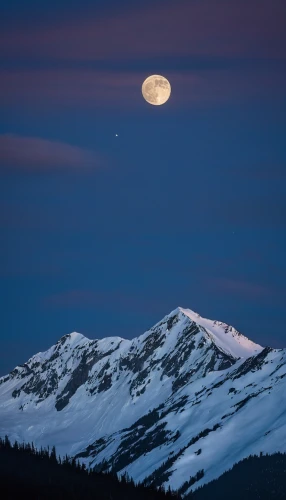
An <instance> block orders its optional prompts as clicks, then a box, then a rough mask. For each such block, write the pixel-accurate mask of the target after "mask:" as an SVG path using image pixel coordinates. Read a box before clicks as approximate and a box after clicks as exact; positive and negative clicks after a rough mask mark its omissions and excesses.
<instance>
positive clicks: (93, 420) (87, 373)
mask: <svg viewBox="0 0 286 500" xmlns="http://www.w3.org/2000/svg"><path fill="white" fill-rule="evenodd" d="M285 388H286V349H271V348H269V347H267V348H262V347H261V346H259V345H257V344H254V343H253V342H251V341H250V340H248V339H247V338H246V337H244V336H243V335H241V334H240V333H239V332H238V331H237V330H235V329H234V328H233V327H231V326H228V325H226V324H225V323H221V322H218V321H211V320H207V319H204V318H201V316H199V315H198V314H196V313H194V312H193V311H191V310H189V309H182V308H177V309H176V310H174V311H172V312H171V313H170V314H169V315H167V316H165V317H164V318H163V319H162V321H160V322H159V323H157V324H156V325H155V326H154V327H153V328H151V329H150V330H149V331H147V332H145V333H144V334H143V335H141V336H140V337H138V338H135V339H133V340H124V339H122V338H120V337H109V338H106V339H102V340H89V339H87V338H86V337H84V336H83V335H81V334H79V333H71V334H69V335H65V336H64V337H62V338H61V339H60V340H59V341H58V342H57V344H56V345H54V346H52V347H51V348H50V349H48V351H46V352H44V353H38V354H36V355H35V356H33V357H32V358H31V359H29V361H27V363H25V364H24V365H21V366H17V367H16V368H15V369H14V370H13V371H12V372H11V373H10V374H9V375H7V376H4V377H2V378H0V435H2V436H3V435H5V434H8V435H9V437H10V438H11V439H17V440H19V441H22V440H25V441H33V442H34V443H35V444H36V446H41V445H42V446H47V445H48V444H49V445H55V446H56V448H57V451H58V453H60V454H64V453H68V454H69V455H75V456H77V457H78V458H79V459H80V460H82V461H84V462H85V463H86V464H87V465H89V466H92V467H94V466H96V467H97V468H98V469H103V470H105V469H108V468H110V467H113V469H114V470H116V471H117V472H120V473H123V472H125V471H127V472H128V474H129V475H131V476H132V477H133V478H134V479H135V480H136V481H138V480H140V481H142V480H145V481H146V483H148V482H155V484H157V485H160V484H164V486H168V485H171V488H174V489H179V488H182V489H181V492H182V493H183V494H187V493H188V491H189V490H190V486H191V484H192V483H194V481H195V479H191V480H190V478H194V476H196V474H197V472H198V471H201V470H202V469H203V470H204V476H203V477H201V476H202V474H199V475H198V476H196V479H197V481H196V482H195V484H193V486H192V487H193V488H195V487H197V486H200V485H201V484H203V483H205V482H208V481H210V480H211V479H214V478H216V477H218V476H219V475H220V474H222V473H223V472H224V471H225V470H226V469H228V468H230V467H231V466H232V465H233V464H234V463H235V462H237V461H238V460H240V459H242V458H244V457H246V456H248V455H249V454H251V453H259V452H260V451H263V452H274V451H286V395H285V394H286V392H285Z"/></svg>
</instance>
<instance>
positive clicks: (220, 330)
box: [175, 307, 263, 358]
mask: <svg viewBox="0 0 286 500" xmlns="http://www.w3.org/2000/svg"><path fill="white" fill-rule="evenodd" d="M175 311H177V313H178V312H181V313H182V314H183V315H184V316H187V317H188V318H189V319H191V320H192V321H194V322H195V323H196V324H197V325H199V326H201V327H203V328H204V330H205V331H206V333H207V334H208V336H209V337H210V338H211V339H212V340H213V342H214V343H215V344H216V345H217V346H218V347H219V348H220V349H222V350H223V351H225V352H227V353H229V354H231V355H232V356H234V357H235V358H249V357H250V356H255V355H256V354H259V353H260V352H261V351H262V350H263V347H262V346H261V345H259V344H256V343H255V342H252V340H249V339H248V338H247V337H245V336H244V335H242V333H240V332H238V331H237V330H236V329H235V328H234V327H233V326H231V325H228V324H226V323H223V322H222V321H217V320H211V319H206V318H202V317H201V316H200V315H199V314H198V313H196V312H194V311H192V310H191V309H184V308H182V307H178V308H177V309H176V310H175Z"/></svg>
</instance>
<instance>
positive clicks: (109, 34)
mask: <svg viewBox="0 0 286 500" xmlns="http://www.w3.org/2000/svg"><path fill="white" fill-rule="evenodd" d="M284 3H285V2H284V0H272V1H271V2H269V1H268V0H239V1H236V2H235V1H232V2H229V0H219V1H216V2H214V1H213V0H201V1H200V2H196V1H191V0H179V1H177V2H173V1H172V2H170V1H167V2H153V4H152V5H146V6H144V5H143V6H140V7H139V8H132V9H127V10H124V11H121V13H120V12H118V13H117V15H116V16H114V15H110V14H109V15H108V14H104V15H101V16H99V15H98V12H96V11H94V12H92V10H86V12H84V10H82V11H80V12H79V14H80V15H79V16H78V18H77V19H75V18H74V17H72V16H70V17H69V16H65V17H64V19H63V20H61V21H59V22H55V21H53V22H51V21H48V22H47V24H46V25H43V24H42V25H41V29H39V28H38V26H37V25H36V26H35V27H31V26H30V25H27V24H26V25H25V24H23V26H22V27H19V26H17V27H16V29H15V27H13V26H9V27H6V28H5V26H4V27H3V28H4V30H3V35H2V37H1V40H0V50H1V56H2V57H11V56H12V57H13V56H16V57H19V56H21V57H39V56H40V57H41V59H42V60H43V58H50V57H53V58H55V59H58V60H62V59H72V60H76V59H80V60H102V58H114V57H115V58H116V57H122V55H124V57H126V58H130V57H133V56H134V55H135V56H136V57H148V56H150V55H152V56H160V57H162V56H164V55H178V54H180V55H183V54H188V55H191V54H196V55H198V54H201V55H202V54H208V55H232V56H238V57H241V56H245V57H247V58H251V57H256V56H259V57H270V58H279V57H285V41H286V35H285V29H284V25H285V6H284ZM283 42H284V43H283ZM283 47H284V48H283Z"/></svg>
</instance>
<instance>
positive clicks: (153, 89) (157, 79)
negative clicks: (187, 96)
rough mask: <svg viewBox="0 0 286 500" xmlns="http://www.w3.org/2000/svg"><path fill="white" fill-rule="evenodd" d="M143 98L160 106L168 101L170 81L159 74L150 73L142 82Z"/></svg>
mask: <svg viewBox="0 0 286 500" xmlns="http://www.w3.org/2000/svg"><path fill="white" fill-rule="evenodd" d="M142 94H143V97H144V99H145V100H146V101H147V102H149V104H153V105H155V106H160V105H161V104H165V102H166V101H168V99H169V97H170V95H171V85H170V82H169V81H168V80H167V78H165V77H164V76H161V75H151V76H148V78H146V80H144V82H143V84H142Z"/></svg>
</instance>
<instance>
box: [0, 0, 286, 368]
mask: <svg viewBox="0 0 286 500" xmlns="http://www.w3.org/2000/svg"><path fill="white" fill-rule="evenodd" d="M285 22H286V4H285V0H232V1H231V2H230V1H229V0H199V1H198V0H176V1H174V0H172V1H169V0H153V1H152V2H151V1H150V0H144V2H134V1H131V0H125V1H120V2H119V1H118V0H98V1H97V0H92V1H91V0H81V1H78V0H74V1H72V0H49V2H39V1H38V0H37V1H36V0H26V1H25V2H23V0H9V2H8V1H6V2H2V3H1V6H0V109H1V113H0V240H1V245H0V295H1V329H0V342H1V343H0V346H1V348H0V375H1V374H5V373H7V372H8V371H10V370H11V369H12V368H13V367H14V366H16V365H17V364H21V363H23V362H25V361H26V360H27V359H28V357H30V356H31V355H33V354H35V353H36V352H38V351H42V350H45V349H47V348H48V347H49V346H50V345H52V344H53V343H55V342H56V341H57V340H58V339H59V338H60V337H61V336H62V335H64V334H66V333H69V332H71V331H74V330H76V331H79V332H81V333H83V334H85V335H86V336H88V337H90V338H101V337H104V336H109V335H119V336H122V337H125V338H132V337H134V336H137V335H139V334H141V333H143V332H144V331H145V330H146V329H148V328H149V327H151V326H152V325H153V324H154V323H156V322H157V321H159V320H160V319H161V318H162V317H163V316H164V315H165V314H168V313H169V312H170V311H171V310H172V309H175V308H176V307H177V306H178V305H181V306H182V307H186V308H190V309H193V310H195V311H197V312H199V313H200V314H201V315H202V316H205V317H208V318H212V319H218V320H223V321H225V322H227V323H230V324H232V325H233V326H235V327H236V328H237V329H239V330H240V331H241V332H242V333H244V334H245V335H246V336H248V337H249V338H251V339H252V340H253V341H255V342H258V343H260V344H262V345H271V346H273V347H286V330H285V323H286V308H285V304H286V264H285V253H286V231H285V230H286V227H285V226H286V149H285V132H286V90H285V89H286V31H285ZM152 73H156V74H162V75H164V76H165V77H166V78H168V79H169V81H170V83H171V86H172V95H171V98H170V100H169V101H168V102H167V103H166V104H165V105H163V106H151V105H149V104H147V103H146V102H145V101H144V99H143V98H142V95H141V85H142V82H143V80H144V79H145V78H146V77H147V76H149V75H150V74H152ZM115 134H118V137H116V135H115Z"/></svg>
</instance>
